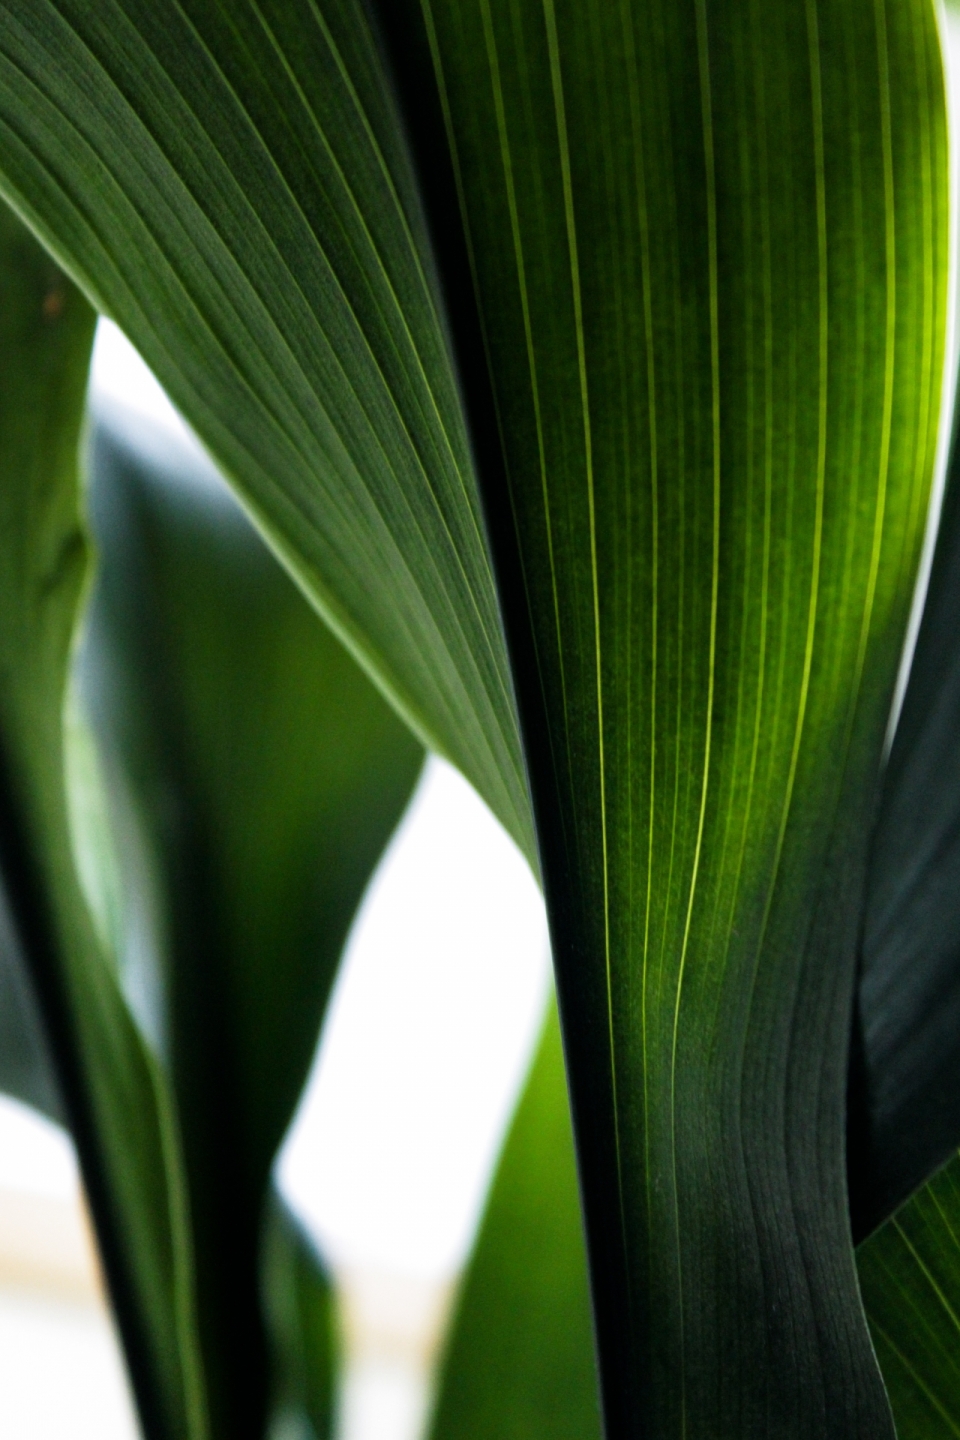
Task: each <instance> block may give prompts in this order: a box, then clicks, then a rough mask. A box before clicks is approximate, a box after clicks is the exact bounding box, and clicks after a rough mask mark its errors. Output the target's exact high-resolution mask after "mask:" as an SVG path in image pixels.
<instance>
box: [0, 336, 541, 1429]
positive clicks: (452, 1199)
mask: <svg viewBox="0 0 960 1440" xmlns="http://www.w3.org/2000/svg"><path fill="white" fill-rule="evenodd" d="M89 398H90V411H91V416H92V419H93V420H94V421H100V422H103V423H107V424H109V426H110V428H111V429H112V431H113V432H114V433H119V434H120V435H122V436H123V437H124V438H125V439H126V440H127V442H128V443H129V444H130V445H131V446H132V447H135V448H137V449H140V450H143V451H145V452H146V453H149V454H152V455H154V456H164V455H166V454H169V455H171V456H173V457H174V458H175V459H177V460H179V461H183V462H186V463H183V464H182V465H181V468H182V470H183V472H184V473H185V474H189V475H193V476H199V477H201V479H202V483H205V484H212V485H220V484H222V482H221V481H220V480H219V477H217V476H216V474H215V472H214V471H213V469H212V466H210V463H209V461H208V460H207V459H206V457H205V456H204V454H203V452H202V451H201V449H200V447H199V445H198V444H197V442H196V440H195V439H194V437H193V436H192V434H191V432H190V431H189V430H188V428H187V427H186V426H185V424H184V423H183V421H182V420H181V418H180V416H179V415H178V414H177V412H176V411H175V410H174V409H173V407H172V405H171V404H170V402H169V401H168V399H167V397H166V396H165V394H164V393H163V391H162V389H161V388H160V386H159V385H158V384H157V382H156V380H155V379H154V377H153V376H152V375H151V374H150V372H149V370H147V368H146V366H145V365H144V364H143V362H142V361H141V359H140V357H139V356H138V355H137V353H136V352H135V351H134V350H133V349H132V347H131V346H130V345H129V344H128V342H127V341H126V340H125V339H124V337H123V336H122V335H121V333H120V332H119V331H118V330H117V329H116V327H114V326H113V325H111V324H110V323H109V322H108V321H103V320H101V321H100V324H99V328H98V331H97V340H96V345H95V349H94V357H93V366H92V373H91V384H90V397H89ZM318 623H319V622H318ZM549 984H550V981H549V952H548V940H547V931H546V923H545V917H544V913H543V905H542V901H541V898H540V894H539V891H538V889H537V886H536V884H535V883H534V881H533V878H532V876H531V874H530V872H529V869H528V867H527V865H526V862H525V861H524V860H523V859H522V857H521V856H520V854H519V852H518V851H517V849H516V847H515V846H514V845H513V843H512V841H511V840H510V839H509V838H508V837H507V836H506V834H505V833H504V831H503V830H502V829H501V827H500V825H499V824H498V822H497V821H495V820H494V819H493V818H492V817H491V815H490V814H489V812H488V811H487V809H486V807H485V806H484V805H483V804H482V802H481V801H480V800H479V799H477V797H476V796H475V794H474V793H473V791H472V790H471V789H470V787H469V786H468V785H467V784H466V783H465V782H464V781H463V780H462V779H461V778H460V777H459V775H458V774H457V773H456V772H455V771H453V770H452V769H451V767H450V766H448V765H447V764H446V763H445V762H443V761H441V760H439V759H437V758H436V757H430V758H428V760H427V762H426V765H425V767H424V770H423V772H422V774H421V777H420V780H419V782H418V784H417V787H416V789H415V791H414V793H413V796H412V799H411V801H410V803H409V805H408V807H407V810H406V812H405V814H404V816H403V818H402V819H401V822H400V824H399V826H398V828H397V830H396V832H395V834H394V836H393V839H392V841H391V843H390V845H389V846H388V848H387V851H386V853H385V854H384V857H383V859H382V861H381V863H380V865H379V867H378V869H377V871H376V873H375V874H374V876H373V879H372V880H371V882H370V884H369V886H368V888H367V891H366V894H365V897H364V900H363V902H362V904H361V907H360V909H359V911H358V914H357V916H356V919H355V922H354V924H353V927H352V930H351V933H350V937H349V940H348V943H347V948H346V952H345V957H344V961H343V964H342V967H341V971H340V974H339V978H338V980H337V984H336V988H335V991H334V995H333V998H332V1001H331V1003H330V1007H329V1010H328V1014H327V1020H326V1024H325V1026H324V1030H323V1033H322V1035H321V1037H320V1041H319V1044H318V1048H317V1053H316V1055H315V1058H314V1063H313V1067H312V1070H311V1073H310V1077H309V1080H308V1082H307V1085H306V1087H305V1089H304V1092H303V1095H302V1097H301V1101H300V1105H299V1109H298V1111H297V1113H296V1115H295V1117H294V1120H293V1122H292V1124H291V1126H290V1129H289V1131H288V1133H287V1137H286V1140H285V1142H284V1145H283V1147H282V1149H281V1151H280V1154H279V1156H278V1159H277V1164H276V1178H277V1181H278V1185H279V1188H280V1191H281V1193H282V1195H283V1197H284V1199H285V1200H286V1202H287V1204H288V1205H289V1207H290V1208H291V1209H292V1211H293V1212H294V1214H295V1215H296V1217H297V1218H298V1219H299V1220H300V1222H301V1224H302V1225H303V1226H304V1228H305V1229H306V1230H307V1232H308V1234H309V1235H310V1236H311V1238H312V1239H313V1240H314V1242H315V1243H316V1245H317V1247H318V1248H319V1250H320V1252H321V1254H322V1255H323V1257H324V1259H325V1260H326V1262H327V1264H328V1266H329V1267H330V1268H331V1270H332V1271H333V1273H334V1276H335V1278H336V1281H337V1285H338V1290H339V1293H340V1297H341V1298H340V1304H341V1315H340V1323H341V1327H342V1331H343V1337H344V1343H345V1366H344V1374H343V1377H342V1380H341V1385H340V1394H339V1402H338V1420H337V1440H416V1437H417V1436H418V1435H420V1433H421V1431H422V1429H423V1425H424V1422H425V1419H426V1416H427V1412H428V1409H429V1400H430V1376H431V1367H432V1365H433V1362H434V1359H435V1356H436V1351H437V1347H438V1344H439V1342H440V1340H441V1337H442V1332H443V1325H444V1322H445V1320H446V1318H447V1315H448V1311H449V1306H450V1302H451V1299H452V1297H453V1295H454V1293H455V1287H456V1281H457V1277H458V1274H459V1273H460V1271H461V1269H462V1267H463V1264H464V1261H465V1259H466V1258H467V1255H468V1253H469V1250H470V1246H471V1242H472V1239H473V1236H474V1234H475V1231H476V1227H477V1223H478V1221H479V1218H480V1214H481V1211H482V1207H483V1202H484V1198H485V1194H486V1190H487V1186H488V1183H489V1180H490V1176H491V1172H492V1169H493V1165H494V1163H495V1160H496V1157H497V1154H498V1151H499V1148H500V1145H501V1143H502V1140H503V1136H504V1132H505V1129H506V1126H507V1123H508V1121H509V1119H510V1115H511V1112H512V1110H513V1107H514V1104H515V1102H516V1098H517V1094H518V1091H519V1088H520V1085H521V1083H522V1081H523V1078H524V1075H525V1073H526V1071H527V1068H528V1066H529V1063H530V1059H531V1054H532V1050H533V1046H534V1044H535V1041H536V1039H537V1035H538V1033H539V1031H540V1027H541V1023H542V1019H543V1015H544V1008H545V1005H546V1001H547V996H548V986H549ZM66 1433H69V1434H70V1435H71V1437H75V1440H86V1437H87V1436H90V1437H93V1436H97V1437H98V1440H133V1437H135V1436H137V1434H138V1429H137V1422H136V1418H135V1415H134V1410H133V1405H132V1402H131V1399H130V1393H129V1386H128V1383H127V1378H126V1375H125V1371H124V1364H123V1359H122V1355H121V1352H120V1349H119V1345H118V1342H117V1338H116V1334H115V1330H114V1327H113V1323H112V1320H111V1316H110V1312H109V1308H108V1305H107V1302H106V1299H105V1295H104V1291H103V1286H102V1281H101V1277H100V1272H99V1266H98V1262H97V1258H96V1251H95V1245H94V1242H93V1238H92V1234H91V1231H90V1227H89V1224H88V1220H87V1216H86V1210H85V1205H84V1199H83V1194H82V1187H81V1184H80V1180H79V1176H78V1172H77V1166H76V1160H75V1157H74V1152H73V1147H72V1144H71V1142H70V1139H69V1137H68V1136H67V1134H66V1133H65V1132H64V1131H63V1130H62V1129H61V1128H60V1127H59V1126H57V1125H55V1124H54V1123H53V1122H51V1121H50V1120H47V1119H45V1118H43V1117H42V1116H40V1115H39V1114H38V1113H36V1112H34V1111H32V1110H30V1109H29V1108H28V1107H27V1106H24V1105H21V1104H18V1103H17V1102H15V1101H12V1100H7V1099H5V1098H3V1097H0V1434H2V1435H11V1436H17V1437H18V1440H52V1437H54V1436H58V1437H59V1436H61V1435H63V1434H66Z"/></svg>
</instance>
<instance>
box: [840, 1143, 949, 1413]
mask: <svg viewBox="0 0 960 1440" xmlns="http://www.w3.org/2000/svg"><path fill="white" fill-rule="evenodd" d="M857 1268H858V1270H859V1272H860V1285H861V1289H862V1291H863V1303H864V1305H865V1306H866V1311H867V1319H868V1320H869V1322H870V1330H871V1333H872V1335H873V1343H874V1345H875V1346H876V1349H877V1358H878V1359H879V1361H880V1365H881V1368H882V1370H883V1378H884V1380H885V1381H886V1385H887V1393H888V1395H889V1396H890V1403H891V1405H892V1407H893V1414H894V1418H895V1420H896V1422H897V1435H898V1437H899V1440H941V1437H944V1440H946V1437H952V1436H956V1435H960V1348H958V1344H957V1340H958V1334H960V1157H954V1159H953V1160H951V1161H950V1163H949V1165H947V1166H945V1167H944V1169H943V1170H941V1171H940V1173H939V1174H938V1175H935V1176H934V1178H933V1179H932V1180H931V1181H930V1182H929V1183H928V1184H927V1185H925V1186H924V1187H923V1189H922V1190H920V1191H919V1192H918V1194H916V1195H914V1197H913V1198H912V1199H911V1200H909V1201H908V1202H907V1203H906V1204H905V1205H903V1206H901V1208H900V1209H899V1210H898V1211H897V1213H896V1214H895V1215H894V1216H893V1217H892V1218H891V1219H890V1220H888V1221H887V1222H886V1224H885V1225H883V1226H882V1227H881V1228H880V1229H879V1230H878V1231H877V1232H876V1234H874V1235H871V1237H870V1239H869V1240H867V1241H866V1242H865V1243H864V1244H863V1245H861V1246H860V1247H859V1249H858V1250H857Z"/></svg>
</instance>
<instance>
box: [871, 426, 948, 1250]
mask: <svg viewBox="0 0 960 1440" xmlns="http://www.w3.org/2000/svg"><path fill="white" fill-rule="evenodd" d="M858 999H859V1003H858V1015H857V1026H858V1033H857V1036H856V1043H857V1049H856V1052H855V1053H856V1060H857V1064H856V1066H855V1069H854V1071H853V1075H852V1082H853V1083H852V1085H851V1106H850V1146H849V1170H850V1199H851V1212H852V1217H853V1230H854V1237H855V1238H856V1239H859V1238H861V1237H862V1236H864V1235H868V1234H869V1233H870V1231H871V1230H873V1229H875V1227H876V1226H877V1225H879V1224H880V1223H881V1222H882V1221H883V1220H885V1219H886V1218H887V1216H888V1215H891V1214H892V1213H893V1211H894V1210H895V1209H896V1208H897V1206H898V1205H900V1204H901V1202H902V1201H903V1200H905V1199H906V1198H907V1196H908V1195H910V1194H911V1193H912V1192H913V1191H914V1190H916V1189H917V1187H918V1186H919V1185H921V1184H922V1183H923V1181H924V1180H926V1179H927V1177H928V1176H929V1175H931V1174H932V1173H933V1172H934V1171H935V1170H936V1169H937V1168H938V1167H939V1166H940V1165H942V1164H944V1162H945V1161H946V1160H947V1159H948V1157H949V1156H950V1155H951V1154H952V1153H953V1152H954V1151H955V1150H956V1149H957V1146H958V1145H960V456H958V453H957V452H955V455H954V460H953V464H952V467H951V472H950V476H949V482H948V487H947V493H946V495H945V497H944V505H943V512H942V515H941V521H940V530H939V534H938V537H937V548H936V552H935V555H934V563H933V568H932V571H931V575H930V587H929V590H928V592H927V601H926V605H925V608H924V612H923V620H922V623H921V625H920V631H919V634H918V636H917V647H916V650H915V652H914V657H913V664H912V667H911V670H910V680H909V683H908V685H907V690H906V694H905V696H904V702H903V709H902V710H901V713H900V719H899V723H898V725H897V729H896V733H895V735H894V740H893V746H892V748H891V752H890V759H889V762H888V764H887V767H886V770H885V772H884V777H883V792H882V798H881V804H880V814H879V820H878V824H877V831H876V835H875V838H874V843H873V852H872V856H871V863H870V878H869V885H868V889H867V900H866V910H865V920H864V934H863V950H862V959H861V975H860V984H859V996H858Z"/></svg>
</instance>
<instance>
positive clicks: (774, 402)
mask: <svg viewBox="0 0 960 1440" xmlns="http://www.w3.org/2000/svg"><path fill="white" fill-rule="evenodd" d="M383 11H384V15H385V16H387V15H388V13H389V14H392V15H393V17H394V23H390V22H388V34H389V37H390V45H391V51H392V58H393V60H394V63H395V66H396V69H397V73H398V77H399V90H400V95H401V100H402V101H407V102H408V104H409V109H410V113H411V115H412V116H413V117H414V119H413V122H412V123H413V126H414V128H413V131H412V143H413V147H414V152H415V153H419V152H420V149H421V146H423V147H426V146H427V145H428V144H429V143H430V140H429V136H430V135H433V136H436V135H437V134H442V133H443V127H444V125H446V127H447V135H448V141H449V145H450V150H451V154H452V156H453V161H452V168H450V169H449V172H448V174H447V177H446V181H447V182H448V183H445V178H444V174H443V172H442V169H441V168H439V162H438V167H436V168H431V169H430V170H429V171H427V170H426V169H425V170H424V176H425V186H426V189H427V195H428V201H429V203H428V219H429V220H430V222H431V223H433V224H434V233H435V235H436V236H437V237H438V239H437V246H438V268H439V271H440V274H441V277H442V278H443V280H444V283H445V285H446V288H447V292H448V294H449V295H451V296H454V297H456V298H455V301H451V316H452V318H453V322H454V326H455V327H457V326H458V325H459V326H460V328H459V329H456V328H455V335H456V338H457V343H458V358H459V356H460V355H461V354H463V355H466V356H467V358H466V359H464V361H463V363H464V365H467V364H469V363H470V360H469V355H468V353H467V352H468V351H469V352H470V354H475V352H476V347H475V346H474V347H473V349H472V350H471V347H470V344H469V337H470V326H469V317H467V319H465V320H463V322H462V324H461V313H462V307H464V306H465V305H466V303H467V300H466V298H465V292H464V290H463V289H462V277H463V273H464V259H463V256H464V244H463V242H461V244H460V246H459V249H458V246H457V238H456V235H455V234H453V233H452V232H451V227H450V223H449V216H450V215H451V214H452V213H456V209H457V206H458V204H459V205H460V206H461V213H462V216H463V222H464V230H465V236H466V242H465V253H466V255H467V258H468V259H469V262H470V265H471V266H472V271H473V277H474V283H475V290H476V296H477V304H478V310H479V325H480V329H481V332H482V336H483V339H484V343H485V347H486V356H487V357H488V361H489V371H490V377H491V383H492V390H493V396H492V401H493V405H494V407H495V408H494V410H493V412H492V414H493V416H494V418H495V422H496V423H491V411H490V409H489V408H488V406H487V404H486V400H485V397H484V395H483V393H482V391H481V388H480V387H479V384H478V386H477V387H473V386H471V384H470V383H466V384H465V396H466V400H467V404H468V408H469V409H470V413H471V421H472V433H473V434H474V435H475V436H481V435H483V436H486V437H487V438H488V439H489V437H490V436H493V437H499V440H500V442H501V444H502V451H501V459H500V468H499V471H498V469H497V468H496V466H495V464H494V460H491V461H490V463H489V464H487V463H484V464H483V465H482V466H481V474H482V477H483V485H484V493H485V499H486V502H487V505H488V511H489V515H490V533H491V536H492V537H493V543H494V549H495V552H496V554H495V558H496V563H497V572H498V577H499V579H500V583H501V596H502V603H503V605H504V614H505V624H506V628H507V632H508V634H509V636H510V640H511V646H512V652H513V659H514V673H515V676H516V682H517V690H518V699H519V707H520V713H521V719H522V729H523V733H524V741H525V747H526V753H527V758H528V764H529V770H530V776H531V788H532V793H533V798H534V810H535V815H536V821H537V829H538V834H539V836H540V843H541V864H542V867H543V872H544V881H545V888H546V894H547V900H548V906H549V908H550V912H551V928H552V933H553V944H554V956H555V962H556V967H557V974H558V991H559V997H560V1008H561V1013H562V1015H563V1019H564V1032H565V1039H566V1053H567V1059H568V1062H569V1066H570V1081H571V1092H572V1104H573V1115H574V1128H575V1132H576V1135H577V1144H578V1151H579V1161H580V1173H581V1178H582V1186H583V1193H584V1204H585V1212H586V1222H587V1236H588V1248H589V1252H590V1261H591V1270H592V1281H593V1293H594V1303H595V1311H596V1316H597V1331H598V1342H599V1352H600V1366H601V1376H602V1392H603V1405H604V1413H605V1422H606V1427H607V1433H608V1435H609V1436H610V1437H611V1440H626V1437H632V1436H635V1435H637V1434H640V1433H644V1434H653V1435H656V1436H657V1437H658V1440H661V1437H673V1436H677V1437H679V1436H682V1435H687V1436H696V1437H706V1436H711V1437H712V1436H723V1437H727V1436H734V1435H735V1436H737V1437H763V1440H766V1437H769V1436H771V1435H777V1436H794V1437H800V1436H803V1437H811V1440H812V1437H816V1440H824V1437H827V1436H837V1437H840V1436H842V1437H844V1440H847V1437H851V1436H860V1437H863V1440H878V1437H881V1436H883V1435H889V1434H890V1419H889V1413H888V1409H887V1403H886V1399H885V1396H884V1392H883V1387H882V1384H881V1381H880V1375H879V1373H878V1371H877V1368H876V1362H875V1359H874V1356H873V1353H872V1349H871V1346H870V1341H869V1336H868V1333H867V1329H866V1326H865V1323H864V1319H863V1314H862V1309H861V1305H860V1300H859V1295H858V1291H857V1282H856V1273H855V1267H854V1262H853V1252H852V1247H851V1244H850V1232H849V1221H848V1217H847V1199H846V1187H845V1175H844V1163H843V1156H844V1109H845V1103H844V1102H845V1089H846V1083H845V1082H846V1058H847V1046H848V1036H849V1033H850V1005H851V995H852V988H853V980H854V972H855V959H856V940H857V925H858V919H859V913H860V897H861V890H862V883H863V873H864V868H865V861H866V853H865V852H866V843H867V836H868V833H869V825H870V820H871V816H872V806H873V795H874V790H875V786H876V779H877V776H878V773H879V766H880V757H881V749H882V743H883V737H884V731H885V726H886V721H887V714H888V710H889V705H890V699H891V694H892V689H893V684H894V678H895V675H896V670H897V665H898V661H899V655H900V648H901V644H902V638H903V634H904V629H905V625H906V618H907V612H908V609H909V604H910V598H911V592H912V586H913V579H914V573H915V568H916V561H917V554H918V547H919V543H920V539H921V534H922V529H923V520H924V512H925V505H926V497H927V494H928V486H929V480H930V473H931V468H932V463H933V457H934V451H935V445H936V437H937V423H938V418H939V397H940V382H941V371H942V357H943V332H944V328H945V312H946V275H947V260H946V246H947V238H948V224H947V221H948V174H947V151H946V117H945V105H944V86H943V74H942V64H941V57H940V50H939V44H938V36H937V32H936V26H935V17H934V10H933V6H932V4H930V3H929V0H897V3H888V0H775V3H769V0H768V3H765V4H761V3H760V0H735V3H730V0H723V3H714V0H684V3H677V0H636V3H631V0H618V3H613V0H587V3H573V0H542V3H539V4H521V3H518V0H423V3H422V6H420V5H418V4H416V3H414V0H410V3H409V4H408V5H405V6H401V5H397V6H393V7H387V6H384V7H383ZM421 11H422V15H423V17H424V21H423V25H422V27H421V28H422V31H423V37H422V38H423V43H422V45H421V46H419V47H418V45H417V43H416V41H415V39H411V38H410V36H411V34H412V33H414V32H415V28H416V23H417V15H418V14H419V13H420V12H421ZM424 54H426V57H427V59H426V64H429V65H432V67H433V72H434V75H435V77H436V78H435V81H433V82H431V75H430V73H429V71H428V69H427V68H426V67H425V65H424V64H423V63H420V61H421V60H422V57H423V56H424ZM431 83H433V85H434V89H433V94H434V97H435V99H434V102H433V103H434V110H433V114H432V118H431V114H430V99H429V96H430V93H431ZM424 97H426V98H424ZM433 143H434V145H435V146H436V141H435V140H434V142H433ZM444 227H446V228H445V229H444ZM478 443H479V442H478ZM488 448H489V446H488ZM495 458H496V457H494V459H495ZM499 476H502V477H503V482H504V487H505V491H504V489H502V488H501V485H500V480H499V478H498V477H499Z"/></svg>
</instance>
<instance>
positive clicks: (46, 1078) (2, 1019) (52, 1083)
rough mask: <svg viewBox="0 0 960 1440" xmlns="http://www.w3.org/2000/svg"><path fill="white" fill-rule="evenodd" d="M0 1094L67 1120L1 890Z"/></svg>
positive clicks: (45, 1113)
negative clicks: (10, 1096) (0, 1092)
mask: <svg viewBox="0 0 960 1440" xmlns="http://www.w3.org/2000/svg"><path fill="white" fill-rule="evenodd" d="M0 1091H2V1092H3V1093H4V1094H5V1095H13V1096H14V1097H15V1098H16V1099H17V1100H22V1101H23V1102H24V1104H26V1105H32V1106H33V1107H34V1109H36V1110H40V1111H42V1112H43V1114H44V1115H48V1116H49V1117H50V1119H51V1120H59V1121H61V1122H62V1121H63V1118H64V1109H63V1101H62V1100H61V1098H60V1095H59V1092H58V1087H57V1079H56V1072H55V1070H54V1066H53V1057H52V1056H51V1054H50V1047H49V1044H48V1043H47V1037H46V1034H45V1033H44V1029H43V1021H42V1019H41V1016H40V1010H39V1007H38V1005H37V997H36V995H35V993H34V987H33V984H32V982H31V979H30V972H29V970H28V969H27V964H26V960H25V958H24V955H23V952H22V950H21V948H20V941H19V939H18V937H17V934H16V930H15V929H14V924H13V917H12V915H11V913H10V906H9V904H8V902H7V899H6V896H5V895H4V894H3V893H2V891H0Z"/></svg>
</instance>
